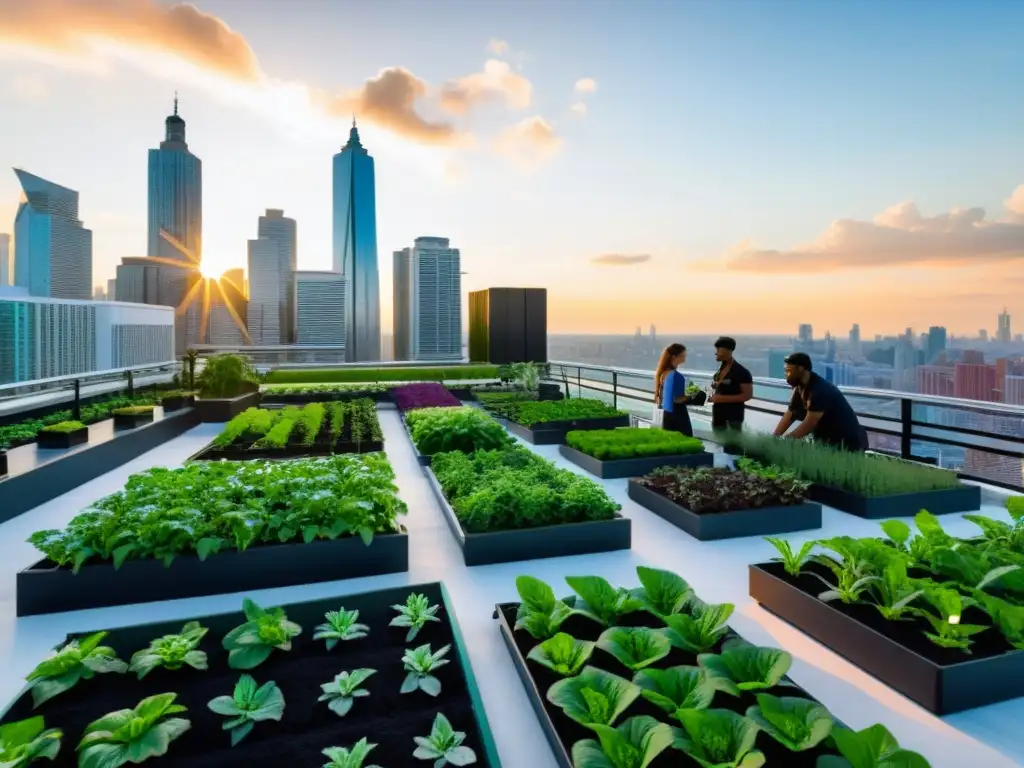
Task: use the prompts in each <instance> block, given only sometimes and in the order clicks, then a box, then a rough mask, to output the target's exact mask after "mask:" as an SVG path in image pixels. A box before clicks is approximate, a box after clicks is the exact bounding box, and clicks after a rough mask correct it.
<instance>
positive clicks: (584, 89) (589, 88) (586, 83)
mask: <svg viewBox="0 0 1024 768" xmlns="http://www.w3.org/2000/svg"><path fill="white" fill-rule="evenodd" d="M596 90H597V81H596V80H595V79H594V78H592V77H584V78H583V79H581V80H577V81H576V92H577V93H593V92H594V91H596Z"/></svg>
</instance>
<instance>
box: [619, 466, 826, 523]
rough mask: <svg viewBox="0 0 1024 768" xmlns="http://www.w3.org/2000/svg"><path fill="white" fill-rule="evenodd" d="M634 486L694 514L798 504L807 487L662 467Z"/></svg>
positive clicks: (790, 481) (743, 475)
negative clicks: (643, 488) (650, 491)
mask: <svg viewBox="0 0 1024 768" xmlns="http://www.w3.org/2000/svg"><path fill="white" fill-rule="evenodd" d="M638 482H639V483H640V484H641V485H643V486H644V487H645V488H649V489H650V490H652V491H655V492H656V493H660V494H661V495H663V496H665V497H666V498H668V499H671V500H672V501H674V502H675V503H676V504H678V505H679V506H681V507H684V508H685V509H688V510H690V511H691V512H696V513H697V514H715V513H721V512H734V511H736V510H740V509H762V508H771V507H788V506H793V505H796V504H802V503H803V501H804V499H805V497H806V493H807V483H804V482H801V481H799V480H797V479H796V478H794V477H791V476H790V477H787V476H778V477H762V476H760V475H756V474H752V473H750V472H743V471H736V470H730V469H726V468H724V467H719V468H712V467H701V468H699V469H679V468H675V467H664V468H661V469H657V470H655V471H654V472H651V473H650V474H649V475H646V476H645V477H642V478H640V479H639V481H638Z"/></svg>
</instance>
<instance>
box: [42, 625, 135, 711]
mask: <svg viewBox="0 0 1024 768" xmlns="http://www.w3.org/2000/svg"><path fill="white" fill-rule="evenodd" d="M106 636H107V633H106V632H95V633H93V634H91V635H88V636H86V637H83V638H81V639H79V640H70V641H68V643H67V644H66V645H64V646H63V647H62V648H61V649H60V650H59V651H57V653H55V654H54V655H53V656H51V657H50V658H48V659H46V660H44V661H41V662H40V663H39V664H38V665H36V668H35V669H33V670H32V671H31V672H29V674H28V677H26V678H25V679H26V680H27V681H28V687H29V688H31V689H32V703H33V706H36V707H38V706H39V705H40V704H42V703H43V702H45V701H48V700H50V699H52V698H53V697H54V696H57V695H59V694H61V693H64V692H65V691H69V690H71V689H72V688H74V687H75V685H76V684H77V683H78V681H79V680H89V679H91V678H92V677H93V675H96V674H102V673H106V672H116V673H120V674H123V673H125V672H127V671H128V665H127V664H125V663H124V662H123V661H121V659H119V658H117V654H116V653H115V652H114V649H113V648H109V647H107V646H105V645H100V643H101V642H102V641H103V638H104V637H106Z"/></svg>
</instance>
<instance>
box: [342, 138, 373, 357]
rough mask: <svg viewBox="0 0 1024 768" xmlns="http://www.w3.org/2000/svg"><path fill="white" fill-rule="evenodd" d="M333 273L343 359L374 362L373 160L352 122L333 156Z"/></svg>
mask: <svg viewBox="0 0 1024 768" xmlns="http://www.w3.org/2000/svg"><path fill="white" fill-rule="evenodd" d="M333 185H334V200H333V225H334V226H333V239H334V248H333V251H334V271H335V272H341V273H342V274H344V275H345V290H346V294H345V296H346V298H345V333H346V337H347V341H346V349H345V354H346V359H347V360H348V361H350V362H360V361H375V360H380V278H379V274H378V265H377V203H376V190H375V181H374V168H373V158H372V157H370V154H369V153H368V152H367V151H366V149H365V148H364V147H363V145H362V143H361V142H360V140H359V130H358V129H357V128H356V123H355V120H353V121H352V129H351V130H350V131H349V136H348V143H347V144H345V146H344V147H342V149H341V152H339V153H338V154H336V155H335V156H334V167H333Z"/></svg>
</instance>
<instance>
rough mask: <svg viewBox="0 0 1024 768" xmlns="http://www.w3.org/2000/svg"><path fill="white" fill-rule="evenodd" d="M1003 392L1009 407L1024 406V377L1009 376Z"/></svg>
mask: <svg viewBox="0 0 1024 768" xmlns="http://www.w3.org/2000/svg"><path fill="white" fill-rule="evenodd" d="M1003 391H1004V393H1005V397H1004V401H1005V402H1006V403H1007V404H1008V405H1024V376H1007V377H1006V381H1005V383H1004V385H1003Z"/></svg>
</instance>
